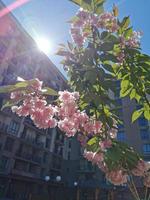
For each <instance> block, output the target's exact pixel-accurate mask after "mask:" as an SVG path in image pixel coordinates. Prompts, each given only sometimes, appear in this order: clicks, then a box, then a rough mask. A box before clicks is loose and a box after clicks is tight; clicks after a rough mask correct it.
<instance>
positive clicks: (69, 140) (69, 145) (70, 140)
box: [68, 140, 71, 149]
mask: <svg viewBox="0 0 150 200" xmlns="http://www.w3.org/2000/svg"><path fill="white" fill-rule="evenodd" d="M68 146H69V148H70V149H71V140H69V145H68Z"/></svg>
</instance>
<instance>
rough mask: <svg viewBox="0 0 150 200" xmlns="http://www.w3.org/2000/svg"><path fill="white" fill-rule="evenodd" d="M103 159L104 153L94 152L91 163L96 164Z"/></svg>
mask: <svg viewBox="0 0 150 200" xmlns="http://www.w3.org/2000/svg"><path fill="white" fill-rule="evenodd" d="M103 160H104V154H103V153H95V154H94V156H93V160H92V163H95V164H98V163H100V162H102V161H103Z"/></svg>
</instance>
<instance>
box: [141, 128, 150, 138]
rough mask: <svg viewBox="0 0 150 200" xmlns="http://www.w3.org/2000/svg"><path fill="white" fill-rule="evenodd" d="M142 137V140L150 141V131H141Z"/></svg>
mask: <svg viewBox="0 0 150 200" xmlns="http://www.w3.org/2000/svg"><path fill="white" fill-rule="evenodd" d="M140 135H141V139H142V140H148V139H149V131H148V130H140Z"/></svg>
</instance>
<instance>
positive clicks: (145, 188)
mask: <svg viewBox="0 0 150 200" xmlns="http://www.w3.org/2000/svg"><path fill="white" fill-rule="evenodd" d="M146 197H147V187H146V188H145V198H144V200H146Z"/></svg>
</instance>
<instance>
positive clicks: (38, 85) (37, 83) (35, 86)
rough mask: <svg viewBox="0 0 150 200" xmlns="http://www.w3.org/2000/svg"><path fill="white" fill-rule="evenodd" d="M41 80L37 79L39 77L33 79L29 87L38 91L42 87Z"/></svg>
mask: <svg viewBox="0 0 150 200" xmlns="http://www.w3.org/2000/svg"><path fill="white" fill-rule="evenodd" d="M42 84H43V82H42V81H39V79H37V78H36V79H34V81H33V82H32V83H31V85H30V87H31V88H32V89H33V91H37V90H38V91H40V90H41V88H42Z"/></svg>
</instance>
